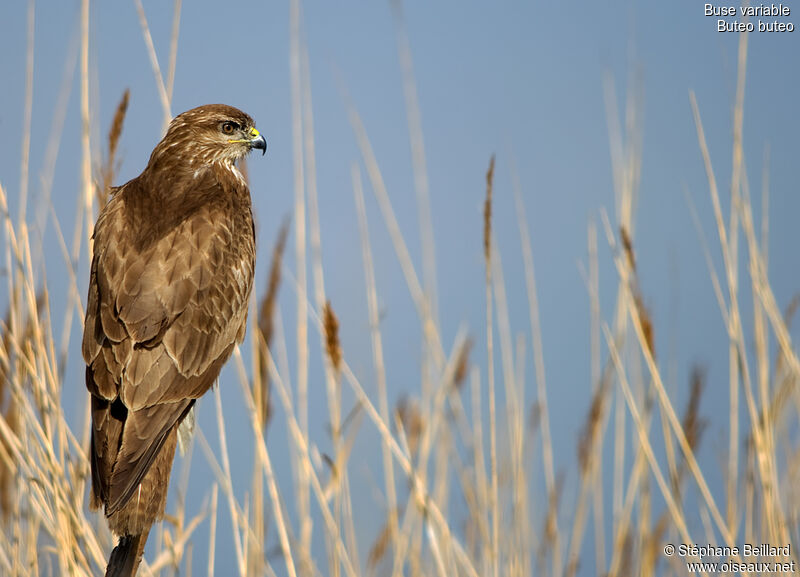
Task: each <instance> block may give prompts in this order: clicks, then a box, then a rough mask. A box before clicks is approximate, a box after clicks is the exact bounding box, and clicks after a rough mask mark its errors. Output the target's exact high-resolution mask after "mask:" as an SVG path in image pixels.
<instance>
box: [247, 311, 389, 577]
mask: <svg viewBox="0 0 800 577" xmlns="http://www.w3.org/2000/svg"><path fill="white" fill-rule="evenodd" d="M309 310H310V311H311V312H313V309H309ZM315 321H316V322H317V323H318V324H315V326H316V327H317V328H318V329H320V330H321V326H320V324H321V321H320V320H319V318H315ZM234 355H235V359H236V362H237V367H238V368H239V371H240V378H239V381H240V383H241V385H242V390H243V392H244V394H245V400H246V401H247V405H248V409H249V410H250V413H251V415H253V416H254V415H255V413H256V409H255V404H254V403H253V399H252V396H251V395H250V388H249V386H248V385H247V379H246V373H245V371H244V364H243V363H242V360H241V354H240V353H239V351H238V349H236V350H235V352H234ZM267 355H268V356H267V358H268V359H269V370H270V374H271V379H272V382H273V383H274V384H275V386H276V389H277V392H278V398H279V399H280V400H281V402H282V404H283V406H284V411H285V413H286V417H287V425H288V428H289V434H290V435H291V437H292V440H293V441H294V443H295V446H296V449H297V452H298V463H297V464H298V466H301V467H305V468H307V474H308V478H309V481H310V486H311V489H312V490H313V492H314V496H315V497H316V499H317V504H318V505H319V508H320V512H321V513H322V517H323V520H324V522H325V526H326V529H327V531H328V533H327V536H328V537H330V538H331V540H332V541H333V549H334V553H335V554H336V556H337V557H338V559H339V561H340V562H341V565H342V567H343V568H344V571H345V574H347V575H348V577H355V576H356V572H355V569H354V567H353V564H352V562H351V561H350V558H349V555H348V552H347V549H346V547H345V546H344V543H343V542H342V540H341V537H340V536H339V532H338V530H337V525H336V522H335V520H334V517H333V514H332V513H331V511H330V508H329V506H328V501H327V498H326V496H325V491H324V489H323V488H322V484H321V483H320V480H319V477H318V476H317V475H316V473H315V472H314V470H313V467H312V463H311V456H310V449H309V443H308V438H307V437H306V436H304V435H303V433H302V431H301V430H300V427H299V424H298V421H297V419H296V418H295V417H294V408H293V406H292V400H291V397H290V395H289V391H288V389H287V387H286V385H285V384H284V382H283V379H282V378H281V376H280V374H279V373H278V371H277V368H276V366H275V362H274V360H273V359H272V356H271V355H269V353H268V352H267ZM342 365H343V370H345V371H347V375H348V378H354V377H352V373H350V372H349V367H347V364H346V362H345V361H344V359H343V360H342ZM362 402H363V401H362ZM368 409H371V410H372V411H374V407H372V405H371V404H370V406H369V407H368ZM255 440H256V447H257V449H258V451H259V456H260V457H259V458H260V461H261V463H262V466H263V470H264V474H265V476H266V477H267V484H268V486H269V487H270V492H271V493H272V499H273V505H274V506H275V507H276V508H277V507H281V506H282V505H281V500H280V496H279V493H278V489H277V485H276V484H275V478H274V472H273V469H272V465H271V461H270V458H269V453H268V452H267V447H266V443H265V442H264V438H263V436H256V439H255ZM276 513H277V511H276ZM282 519H283V514H281V520H280V522H279V523H278V529H279V535H281V548H282V550H283V553H284V556H285V557H288V559H287V560H286V562H287V566H288V565H289V564H290V563H291V575H292V577H295V576H296V571H295V570H294V561H293V560H292V559H291V556H290V555H289V554H288V553H289V551H290V549H289V541H288V531H287V529H286V525H285V523H284V521H283V520H282ZM307 562H308V563H310V564H311V563H312V561H311V560H310V558H308V559H307ZM309 567H310V568H311V569H312V570H313V564H312V565H309ZM287 569H288V567H287Z"/></svg>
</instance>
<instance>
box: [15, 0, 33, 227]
mask: <svg viewBox="0 0 800 577" xmlns="http://www.w3.org/2000/svg"><path fill="white" fill-rule="evenodd" d="M35 21H36V2H35V0H28V21H27V40H26V46H27V48H26V50H25V110H24V113H23V119H24V120H23V129H22V151H21V155H20V156H21V160H20V176H19V217H18V219H17V221H18V222H19V223H20V224H21V223H23V222H24V221H25V212H26V210H27V208H28V175H29V164H30V154H31V119H32V117H33V49H34V31H35V26H34V24H35Z"/></svg>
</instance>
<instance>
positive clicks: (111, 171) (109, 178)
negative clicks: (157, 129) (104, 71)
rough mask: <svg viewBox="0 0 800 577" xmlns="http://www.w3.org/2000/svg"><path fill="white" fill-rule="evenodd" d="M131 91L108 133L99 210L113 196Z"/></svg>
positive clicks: (98, 202)
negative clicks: (120, 141)
mask: <svg viewBox="0 0 800 577" xmlns="http://www.w3.org/2000/svg"><path fill="white" fill-rule="evenodd" d="M130 96H131V91H130V89H128V88H126V89H125V92H123V93H122V98H121V99H120V101H119V104H118V105H117V110H116V112H115V113H114V119H113V120H112V122H111V128H110V129H109V131H108V156H107V157H106V164H105V166H104V167H103V169H102V171H101V174H100V182H99V183H98V185H97V190H96V194H97V206H98V208H99V210H101V211H102V210H103V207H104V206H105V205H106V203H107V202H108V198H109V196H110V195H111V187H112V186H113V185H114V180H115V178H114V177H115V176H116V174H115V173H116V171H117V147H118V146H119V139H120V136H122V127H123V125H124V124H125V113H126V112H127V111H128V102H129V100H130Z"/></svg>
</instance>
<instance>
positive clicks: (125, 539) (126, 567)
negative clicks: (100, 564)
mask: <svg viewBox="0 0 800 577" xmlns="http://www.w3.org/2000/svg"><path fill="white" fill-rule="evenodd" d="M148 533H150V531H149V530H147V531H145V532H144V533H141V534H140V535H123V536H122V537H120V539H119V543H117V546H116V547H114V550H113V551H112V552H111V558H109V560H108V568H107V569H106V577H134V576H135V575H136V570H137V569H138V568H139V563H140V562H141V560H142V554H143V553H144V544H145V542H146V541H147V535H148Z"/></svg>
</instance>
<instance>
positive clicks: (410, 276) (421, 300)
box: [342, 89, 445, 370]
mask: <svg viewBox="0 0 800 577" xmlns="http://www.w3.org/2000/svg"><path fill="white" fill-rule="evenodd" d="M342 90H343V89H342ZM343 92H344V90H343ZM344 97H345V101H346V104H347V108H348V113H349V118H350V125H351V127H352V129H353V132H354V133H355V136H356V141H357V143H358V147H359V151H360V152H361V158H362V160H363V161H364V165H365V168H366V170H367V175H368V176H369V180H370V183H371V185H372V191H373V193H374V194H375V197H376V199H377V200H378V206H379V208H380V210H381V215H382V216H383V220H384V224H385V225H386V228H387V229H388V232H389V236H390V238H391V240H392V246H393V247H394V251H395V255H396V256H397V259H398V261H400V267H401V268H402V270H403V276H404V277H405V280H406V285H407V286H408V290H409V292H410V293H411V298H412V299H413V300H414V305H415V307H416V309H417V315H418V316H419V318H420V320H421V322H422V326H423V334H424V336H425V344H426V345H427V346H428V347H430V349H431V352H432V358H433V362H434V368H435V369H436V370H441V369H442V367H443V366H444V364H445V358H444V356H445V355H444V348H443V346H442V341H441V337H440V335H439V329H438V327H437V326H436V323H435V322H434V321H433V318H432V316H431V312H430V306H429V305H428V302H427V300H426V299H425V293H424V291H423V290H422V286H421V285H420V282H419V277H418V276H417V273H416V270H415V269H414V264H413V262H412V260H411V255H410V253H409V251H408V246H407V244H406V242H405V239H404V238H403V234H402V232H401V231H400V225H399V224H398V223H397V217H396V216H395V213H394V209H393V208H392V203H391V200H390V199H389V193H388V191H387V190H386V183H385V182H384V180H383V175H382V174H381V169H380V166H379V165H378V161H377V159H376V157H375V151H374V150H373V149H372V145H371V144H370V141H369V137H368V136H367V131H366V129H365V128H364V123H363V122H362V121H361V117H360V115H359V114H358V111H357V110H356V108H355V106H353V104H352V102H350V100H349V98H348V97H347V94H346V93H344Z"/></svg>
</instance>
